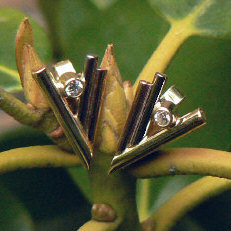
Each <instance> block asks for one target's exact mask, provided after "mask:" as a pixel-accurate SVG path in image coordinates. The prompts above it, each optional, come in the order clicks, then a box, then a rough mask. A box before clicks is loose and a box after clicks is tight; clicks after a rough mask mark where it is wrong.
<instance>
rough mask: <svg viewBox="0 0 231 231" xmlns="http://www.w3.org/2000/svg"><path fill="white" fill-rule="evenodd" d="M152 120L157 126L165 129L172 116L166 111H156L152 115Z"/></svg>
mask: <svg viewBox="0 0 231 231" xmlns="http://www.w3.org/2000/svg"><path fill="white" fill-rule="evenodd" d="M154 120H155V122H156V124H157V125H158V126H160V127H167V126H169V125H170V123H171V120H172V116H171V113H170V112H169V111H167V110H158V111H157V112H156V113H155V114H154Z"/></svg>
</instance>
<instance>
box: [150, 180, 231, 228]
mask: <svg viewBox="0 0 231 231" xmlns="http://www.w3.org/2000/svg"><path fill="white" fill-rule="evenodd" d="M230 188H231V181H230V180H227V179H222V178H217V177H211V176H208V177H203V178H202V179H200V180H198V181H196V182H194V183H192V184H190V185H189V186H187V187H185V188H184V189H182V190H181V191H180V192H178V193H177V194H176V195H175V196H174V197H172V198H171V199H169V200H168V201H167V202H166V203H164V204H163V205H162V206H161V207H160V208H159V209H158V210H157V211H156V212H155V213H154V214H153V215H152V216H151V217H150V218H149V221H148V222H149V223H150V222H151V223H154V224H155V231H168V230H171V228H172V227H173V226H174V225H175V224H176V222H177V221H178V220H179V219H180V218H181V217H183V216H184V214H186V213H187V212H189V211H190V210H192V209H193V208H195V207H196V206H197V205H198V204H200V203H201V202H203V201H205V200H207V199H209V198H211V197H212V196H215V195H217V194H220V193H222V192H224V191H225V190H228V189H230Z"/></svg>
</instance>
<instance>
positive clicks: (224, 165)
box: [128, 148, 231, 179]
mask: <svg viewBox="0 0 231 231" xmlns="http://www.w3.org/2000/svg"><path fill="white" fill-rule="evenodd" d="M128 171H129V172H130V173H131V174H133V175H134V176H135V177H137V178H152V177H158V176H167V175H207V176H218V177H222V178H227V179H231V155H230V153H229V152H225V151H220V150H213V149H206V148H173V149H169V150H165V151H158V152H154V153H153V154H152V155H151V156H149V158H146V159H145V160H143V161H140V162H139V163H137V164H134V165H133V166H131V167H130V168H129V169H128Z"/></svg>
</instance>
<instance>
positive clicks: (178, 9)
mask: <svg viewBox="0 0 231 231" xmlns="http://www.w3.org/2000/svg"><path fill="white" fill-rule="evenodd" d="M149 1H150V3H151V4H152V5H153V7H154V9H157V10H158V11H160V12H161V14H163V16H164V17H165V18H166V19H167V20H168V21H169V22H170V24H172V25H174V24H175V23H180V22H183V21H184V23H185V24H186V23H188V25H187V27H188V29H191V30H192V31H193V33H194V34H195V33H196V34H200V35H206V36H213V37H217V36H219V37H224V36H226V37H227V36H230V35H231V2H230V1H229V0H194V1H191V0H149Z"/></svg>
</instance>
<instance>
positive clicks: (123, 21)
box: [50, 0, 167, 81]
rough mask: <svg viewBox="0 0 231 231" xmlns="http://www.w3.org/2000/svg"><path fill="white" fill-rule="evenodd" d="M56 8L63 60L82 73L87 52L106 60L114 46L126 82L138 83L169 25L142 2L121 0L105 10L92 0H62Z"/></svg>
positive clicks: (58, 36)
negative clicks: (104, 56)
mask: <svg viewBox="0 0 231 231" xmlns="http://www.w3.org/2000/svg"><path fill="white" fill-rule="evenodd" d="M56 7H57V9H56V13H57V15H56V23H57V26H56V27H57V31H56V33H57V38H58V41H60V46H61V47H62V50H63V56H62V59H66V58H68V59H70V60H71V61H72V62H73V64H74V66H75V67H76V68H77V70H78V71H82V69H83V64H84V60H85V55H86V54H87V53H96V54H99V55H100V57H101V58H102V57H103V54H104V51H105V49H106V47H107V45H108V44H110V43H113V44H114V45H115V47H114V50H115V56H116V60H117V61H118V65H119V68H120V70H121V74H122V77H123V80H131V81H134V80H135V78H136V77H137V75H138V73H139V71H140V70H141V68H142V66H143V65H144V64H145V61H146V60H147V58H148V56H149V55H150V53H151V52H152V50H153V49H154V47H155V46H156V45H157V44H158V41H159V39H160V37H161V36H162V35H163V31H162V27H163V26H164V28H166V26H167V24H166V23H165V22H161V21H159V18H158V16H157V15H156V14H155V12H154V11H153V10H152V9H151V7H150V5H149V4H148V2H146V1H142V0H134V1H130V0H117V1H116V2H115V3H114V4H112V5H110V6H108V7H107V8H106V9H104V10H99V8H98V7H96V6H95V4H93V3H92V2H91V1H90V0H79V1H75V0H61V1H60V2H59V4H58V5H57V6H56ZM50 15H51V14H50ZM151 28H152V29H151ZM59 59H60V58H59ZM134 65H135V68H134Z"/></svg>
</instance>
